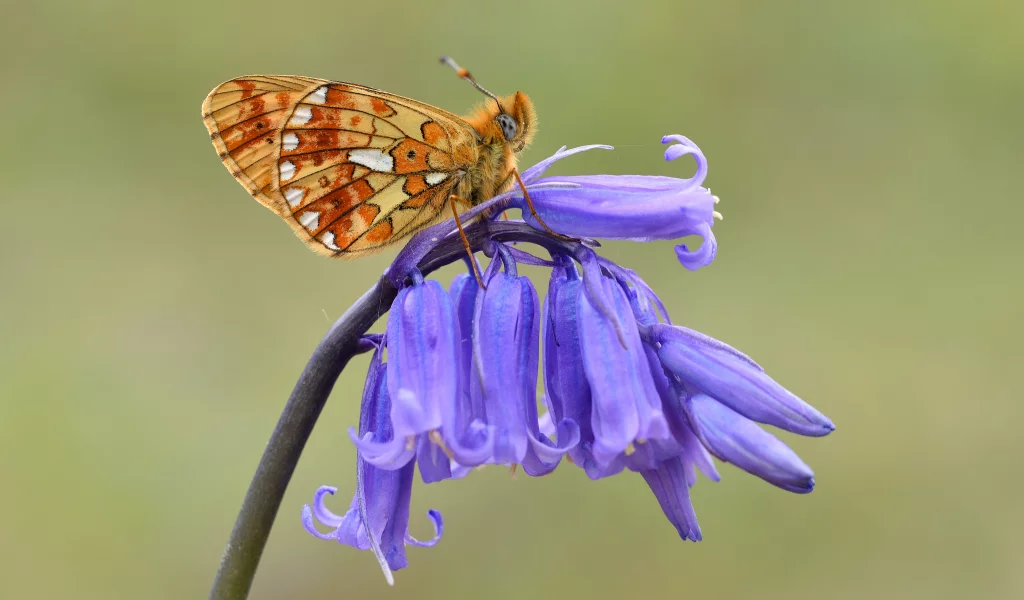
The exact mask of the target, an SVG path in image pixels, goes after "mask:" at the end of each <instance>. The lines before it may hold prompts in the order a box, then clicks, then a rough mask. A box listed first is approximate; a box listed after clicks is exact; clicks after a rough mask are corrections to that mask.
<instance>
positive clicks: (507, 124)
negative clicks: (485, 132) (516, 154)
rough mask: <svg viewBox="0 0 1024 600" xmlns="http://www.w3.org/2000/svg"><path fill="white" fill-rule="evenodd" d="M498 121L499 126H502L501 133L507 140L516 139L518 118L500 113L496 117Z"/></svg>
mask: <svg viewBox="0 0 1024 600" xmlns="http://www.w3.org/2000/svg"><path fill="white" fill-rule="evenodd" d="M495 121H497V122H498V127H501V135H503V136H505V141H506V142H511V141H512V140H514V139H516V120H515V119H513V118H512V117H511V116H509V115H506V114H504V113H502V114H500V115H498V117H497V118H496V119H495Z"/></svg>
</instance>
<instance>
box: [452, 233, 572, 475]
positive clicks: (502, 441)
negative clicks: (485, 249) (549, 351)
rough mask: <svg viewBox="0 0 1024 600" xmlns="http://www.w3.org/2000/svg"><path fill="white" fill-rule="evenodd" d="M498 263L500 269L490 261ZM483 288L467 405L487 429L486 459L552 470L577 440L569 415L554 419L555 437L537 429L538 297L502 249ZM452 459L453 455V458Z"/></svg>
mask: <svg viewBox="0 0 1024 600" xmlns="http://www.w3.org/2000/svg"><path fill="white" fill-rule="evenodd" d="M499 264H504V266H505V268H506V271H505V272H502V271H500V270H498V269H497V268H496V267H497V265H499ZM484 279H485V282H486V285H487V289H485V290H481V291H480V292H479V293H478V295H477V298H476V310H475V311H474V318H473V325H472V327H473V361H472V363H473V364H472V368H471V375H470V377H471V379H472V381H471V383H470V390H471V397H472V398H471V401H470V403H471V405H472V406H475V407H482V408H483V413H484V415H485V420H486V424H487V426H488V427H489V428H490V430H491V436H492V446H491V451H492V455H491V457H490V459H489V460H488V462H491V463H497V464H506V463H508V464H518V463H521V464H522V465H523V469H524V470H525V471H526V472H527V473H528V474H530V475H543V474H545V473H548V472H550V471H551V470H553V469H554V468H555V467H556V466H557V465H558V461H559V459H560V458H561V457H562V455H563V454H565V452H567V451H568V449H569V448H571V447H572V446H575V445H576V444H577V443H578V442H579V428H578V425H577V424H576V422H574V421H573V420H571V419H563V420H562V421H561V422H560V423H559V424H558V431H557V440H558V441H557V443H555V442H552V441H551V440H550V439H548V437H547V436H545V435H544V434H542V433H541V432H540V428H539V419H538V415H537V368H538V362H539V351H540V300H539V299H538V297H537V291H536V290H535V289H534V287H533V284H531V283H530V280H529V279H527V278H525V277H519V276H518V275H517V273H516V271H515V262H514V261H513V260H511V258H510V256H509V255H508V254H507V253H506V252H502V260H500V261H499V260H495V261H494V262H493V263H492V268H490V269H488V272H487V274H486V275H485V277H484ZM456 460H458V459H456Z"/></svg>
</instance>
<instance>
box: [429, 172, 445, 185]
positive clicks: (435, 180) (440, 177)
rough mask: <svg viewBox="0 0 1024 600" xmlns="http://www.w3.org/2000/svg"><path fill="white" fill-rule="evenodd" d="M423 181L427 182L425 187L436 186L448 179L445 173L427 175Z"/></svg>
mask: <svg viewBox="0 0 1024 600" xmlns="http://www.w3.org/2000/svg"><path fill="white" fill-rule="evenodd" d="M424 179H426V180H427V185H437V184H439V183H441V182H442V181H444V180H445V179H448V174H447V173H427V176H426V177H424Z"/></svg>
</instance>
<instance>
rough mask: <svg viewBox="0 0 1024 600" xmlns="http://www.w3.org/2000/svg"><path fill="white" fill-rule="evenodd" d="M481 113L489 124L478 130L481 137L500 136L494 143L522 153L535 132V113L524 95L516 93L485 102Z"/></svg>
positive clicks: (531, 103) (528, 99)
mask: <svg viewBox="0 0 1024 600" xmlns="http://www.w3.org/2000/svg"><path fill="white" fill-rule="evenodd" d="M483 111H484V112H485V113H486V114H487V116H488V121H489V123H488V126H487V127H484V128H478V131H480V133H481V137H483V138H487V137H492V138H497V137H498V136H499V135H500V137H501V140H497V139H495V140H494V141H504V142H506V143H508V144H509V146H511V147H512V150H514V151H515V152H520V151H522V149H523V148H525V147H526V146H527V145H528V144H529V143H530V142H531V141H532V140H533V136H534V134H535V133H536V130H537V112H536V111H535V110H534V108H533V102H531V101H530V98H529V97H528V96H527V95H526V94H524V93H522V92H516V93H515V94H511V95H509V96H505V97H504V98H500V99H495V100H494V101H492V102H487V103H486V104H485V105H484V106H483ZM481 129H483V130H482V131H481ZM488 130H490V131H488ZM488 134H490V135H488Z"/></svg>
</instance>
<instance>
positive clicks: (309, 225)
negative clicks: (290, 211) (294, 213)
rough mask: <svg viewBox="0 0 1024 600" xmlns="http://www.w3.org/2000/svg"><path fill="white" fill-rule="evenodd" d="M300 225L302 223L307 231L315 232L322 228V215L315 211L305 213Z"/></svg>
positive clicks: (300, 219) (300, 218) (301, 217)
mask: <svg viewBox="0 0 1024 600" xmlns="http://www.w3.org/2000/svg"><path fill="white" fill-rule="evenodd" d="M299 223H301V224H302V226H303V227H305V228H306V229H308V230H310V231H313V230H314V229H316V228H317V227H319V226H320V213H318V212H315V211H313V212H304V213H302V215H301V216H300V217H299Z"/></svg>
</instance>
